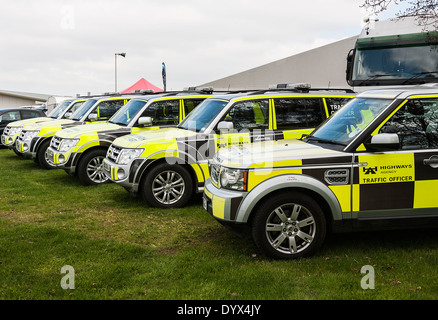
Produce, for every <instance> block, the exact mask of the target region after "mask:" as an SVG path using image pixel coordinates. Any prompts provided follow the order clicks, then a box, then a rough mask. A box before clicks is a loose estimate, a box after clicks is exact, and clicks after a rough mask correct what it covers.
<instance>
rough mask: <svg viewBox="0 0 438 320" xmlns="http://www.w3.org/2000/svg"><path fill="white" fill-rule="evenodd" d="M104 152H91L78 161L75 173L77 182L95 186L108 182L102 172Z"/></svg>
mask: <svg viewBox="0 0 438 320" xmlns="http://www.w3.org/2000/svg"><path fill="white" fill-rule="evenodd" d="M105 156H106V150H104V149H97V150H92V151H90V152H88V153H86V154H85V155H83V156H82V158H81V159H80V161H79V164H78V168H77V172H78V177H79V181H80V182H81V183H82V184H83V185H97V184H103V183H107V182H108V177H107V176H106V175H105V172H104V171H103V159H105Z"/></svg>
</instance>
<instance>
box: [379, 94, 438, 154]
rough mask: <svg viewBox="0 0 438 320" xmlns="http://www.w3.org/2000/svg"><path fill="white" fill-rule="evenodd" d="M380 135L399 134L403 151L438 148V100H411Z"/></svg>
mask: <svg viewBox="0 0 438 320" xmlns="http://www.w3.org/2000/svg"><path fill="white" fill-rule="evenodd" d="M379 133H397V135H398V137H399V140H400V148H401V149H402V150H411V149H436V148H438V98H434V99H415V100H409V101H408V102H407V103H406V104H405V105H404V106H403V107H401V108H400V109H399V110H398V111H397V112H396V113H395V114H394V116H393V117H392V118H391V119H389V121H388V122H386V123H385V125H384V126H382V128H381V129H380V131H379Z"/></svg>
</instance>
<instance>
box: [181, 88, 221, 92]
mask: <svg viewBox="0 0 438 320" xmlns="http://www.w3.org/2000/svg"><path fill="white" fill-rule="evenodd" d="M183 91H195V92H205V93H211V92H213V91H214V89H213V87H187V88H184V89H183Z"/></svg>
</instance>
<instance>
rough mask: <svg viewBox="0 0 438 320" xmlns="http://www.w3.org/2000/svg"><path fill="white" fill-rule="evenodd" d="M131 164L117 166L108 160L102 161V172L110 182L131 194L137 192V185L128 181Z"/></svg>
mask: <svg viewBox="0 0 438 320" xmlns="http://www.w3.org/2000/svg"><path fill="white" fill-rule="evenodd" d="M131 164H132V162H131V163H129V164H125V165H122V164H117V163H115V162H113V161H111V160H109V159H108V158H105V159H104V160H103V172H104V173H105V175H106V176H107V177H108V179H109V180H111V181H112V182H115V183H117V184H118V185H121V186H122V187H124V188H125V189H126V190H128V191H129V192H132V193H137V192H138V183H135V182H132V181H130V179H129V173H130V172H131V171H130V170H131Z"/></svg>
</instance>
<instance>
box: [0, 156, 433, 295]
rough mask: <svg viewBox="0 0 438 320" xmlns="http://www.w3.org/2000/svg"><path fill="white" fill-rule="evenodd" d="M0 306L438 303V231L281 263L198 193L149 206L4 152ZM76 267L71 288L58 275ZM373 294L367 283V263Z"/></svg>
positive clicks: (345, 238) (375, 239)
mask: <svg viewBox="0 0 438 320" xmlns="http://www.w3.org/2000/svg"><path fill="white" fill-rule="evenodd" d="M0 173H1V177H2V179H1V183H0V279H1V280H0V299H3V300H10V299H13V300H16V299H26V300H33V299H38V300H41V299H49V300H50V299H54V300H68V299H83V300H88V299H132V300H141V299H146V300H158V299H159V300H180V299H181V300H194V299H201V300H204V299H205V300H207V299H208V300H284V299H296V300H298V299H303V300H322V299H324V300H327V299H328V300H331V299H341V300H350V299H354V300H371V299H385V300H386V299H400V300H408V299H437V298H438V268H437V267H436V266H437V262H438V261H437V260H438V233H437V232H436V230H434V229H430V230H409V231H392V232H374V233H357V234H337V235H332V236H330V237H329V238H328V240H327V242H326V244H325V246H324V247H323V249H322V250H321V251H320V252H319V253H318V254H317V255H316V256H314V257H312V258H308V259H302V260H297V261H275V260H271V259H268V258H266V257H265V256H263V255H261V254H260V253H259V252H258V250H257V249H256V247H255V246H254V244H253V242H252V240H251V237H250V236H249V234H243V235H241V236H238V235H236V234H234V233H232V232H230V231H229V230H227V229H225V228H224V227H222V226H221V225H220V224H218V223H217V222H216V221H215V220H214V219H213V218H212V217H211V216H209V215H208V214H207V213H206V212H205V211H204V210H203V209H202V206H201V198H200V197H199V196H198V197H196V198H195V199H194V200H193V203H192V204H191V205H190V206H188V207H186V208H182V209H175V210H161V209H155V208H149V207H147V206H146V205H145V204H144V203H143V202H142V201H140V200H139V199H136V198H133V197H132V196H130V195H129V194H128V193H127V192H126V191H125V190H124V189H123V188H121V187H119V186H117V185H115V184H107V185H102V186H94V187H84V186H82V185H80V183H79V181H78V180H77V179H76V178H74V177H70V176H68V175H67V174H66V173H65V172H64V171H63V170H51V171H46V170H44V169H41V168H40V167H39V166H38V165H37V164H35V163H34V162H33V161H31V160H25V159H21V158H19V157H18V156H16V155H15V154H14V153H13V152H11V151H9V150H5V149H2V150H0ZM64 265H71V266H72V267H73V268H74V270H75V289H70V290H64V289H62V287H61V285H60V282H61V279H62V278H63V276H64V274H61V268H62V267H63V266H64ZM365 265H371V266H373V267H374V270H375V289H369V290H364V289H362V288H361V279H362V277H363V276H364V274H362V273H361V268H362V266H365Z"/></svg>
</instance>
